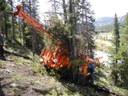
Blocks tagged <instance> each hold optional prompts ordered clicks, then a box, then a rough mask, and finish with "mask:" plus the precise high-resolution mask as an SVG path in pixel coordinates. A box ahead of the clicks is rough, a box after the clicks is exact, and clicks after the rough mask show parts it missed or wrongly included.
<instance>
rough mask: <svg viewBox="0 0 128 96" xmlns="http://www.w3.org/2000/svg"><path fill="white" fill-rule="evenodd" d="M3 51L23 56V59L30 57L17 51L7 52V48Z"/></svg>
mask: <svg viewBox="0 0 128 96" xmlns="http://www.w3.org/2000/svg"><path fill="white" fill-rule="evenodd" d="M4 52H5V53H7V54H12V55H15V56H19V57H23V58H25V59H31V58H30V57H28V56H26V55H25V54H21V53H19V52H17V51H14V52H9V51H7V50H4Z"/></svg>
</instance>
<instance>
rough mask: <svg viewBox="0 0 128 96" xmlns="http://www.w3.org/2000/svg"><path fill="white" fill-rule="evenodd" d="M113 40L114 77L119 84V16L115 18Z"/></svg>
mask: <svg viewBox="0 0 128 96" xmlns="http://www.w3.org/2000/svg"><path fill="white" fill-rule="evenodd" d="M113 36H114V37H113V40H112V44H113V46H112V49H111V50H112V52H111V56H112V61H113V62H112V66H113V68H112V76H113V79H114V83H115V84H117V82H118V78H119V77H118V74H119V71H118V68H119V66H118V65H119V64H118V62H117V61H118V59H119V58H118V51H119V43H120V34H119V23H118V18H117V15H116V14H115V17H114V24H113Z"/></svg>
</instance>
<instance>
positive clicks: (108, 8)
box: [89, 0, 128, 18]
mask: <svg viewBox="0 0 128 96" xmlns="http://www.w3.org/2000/svg"><path fill="white" fill-rule="evenodd" d="M89 1H90V3H91V5H92V10H94V13H95V18H101V17H114V15H115V13H116V14H117V16H118V17H120V16H124V15H126V13H127V12H128V0H89Z"/></svg>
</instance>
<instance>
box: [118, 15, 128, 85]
mask: <svg viewBox="0 0 128 96" xmlns="http://www.w3.org/2000/svg"><path fill="white" fill-rule="evenodd" d="M127 40H128V13H127V14H126V17H125V20H124V28H123V29H122V31H121V40H120V50H119V51H120V52H119V55H120V61H121V62H120V66H119V69H120V71H119V74H120V76H121V80H122V81H121V84H122V85H123V86H128V83H127V81H128V70H127V69H128V55H127V54H128V43H127Z"/></svg>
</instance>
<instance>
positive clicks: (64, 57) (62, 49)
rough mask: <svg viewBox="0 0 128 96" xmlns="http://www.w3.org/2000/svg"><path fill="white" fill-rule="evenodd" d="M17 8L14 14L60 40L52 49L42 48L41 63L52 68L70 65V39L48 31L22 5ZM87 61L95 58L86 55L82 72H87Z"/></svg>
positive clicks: (81, 67)
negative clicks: (61, 37)
mask: <svg viewBox="0 0 128 96" xmlns="http://www.w3.org/2000/svg"><path fill="white" fill-rule="evenodd" d="M16 8H17V11H16V12H13V16H19V17H21V18H22V19H24V20H25V21H26V22H27V23H29V24H30V25H32V26H33V27H34V28H36V29H37V30H38V31H39V32H42V33H43V34H45V35H47V36H48V38H52V39H56V40H57V42H58V45H57V46H56V48H54V49H50V48H49V49H48V48H43V49H42V52H41V54H40V57H41V63H42V64H45V65H47V66H49V67H50V68H56V67H57V68H58V67H60V68H63V67H68V66H69V65H70V48H69V45H70V43H69V41H68V40H62V39H60V38H58V37H55V36H54V34H52V33H50V32H46V30H45V29H44V28H43V27H42V24H40V23H39V22H38V21H37V20H36V19H35V18H33V17H32V16H30V15H29V14H27V13H26V12H24V11H23V9H22V6H21V5H18V6H17V7H16ZM87 61H93V60H92V59H91V58H89V57H87V56H86V57H85V63H83V64H81V66H80V70H81V72H82V73H86V69H87Z"/></svg>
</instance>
